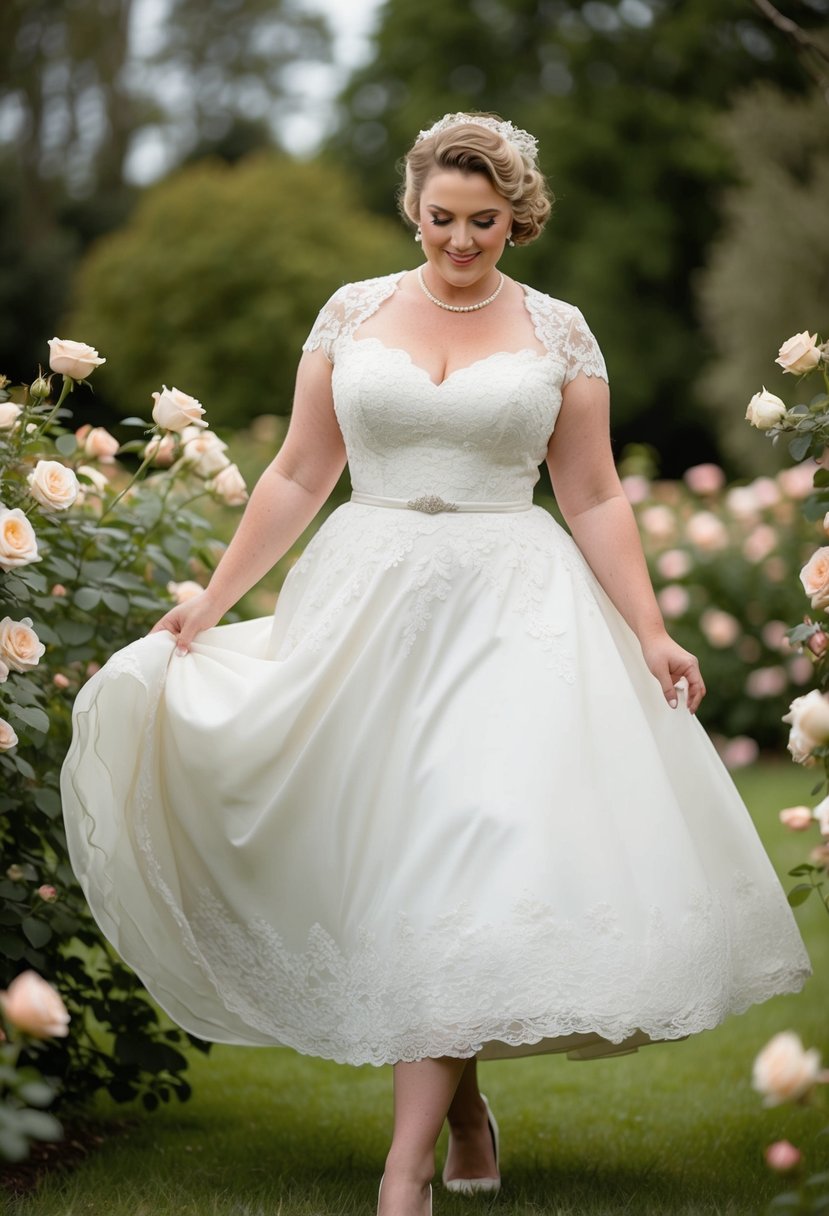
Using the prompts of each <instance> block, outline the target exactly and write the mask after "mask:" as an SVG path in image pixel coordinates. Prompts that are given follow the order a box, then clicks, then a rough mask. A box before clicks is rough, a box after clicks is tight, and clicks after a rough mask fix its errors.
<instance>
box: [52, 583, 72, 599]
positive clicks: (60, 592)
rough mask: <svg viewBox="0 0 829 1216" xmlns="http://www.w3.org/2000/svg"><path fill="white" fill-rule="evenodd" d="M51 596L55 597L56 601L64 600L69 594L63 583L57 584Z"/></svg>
mask: <svg viewBox="0 0 829 1216" xmlns="http://www.w3.org/2000/svg"><path fill="white" fill-rule="evenodd" d="M50 595H54V596H55V598H56V599H63V597H64V596H65V595H68V592H67V590H66V588H65V587H64V585H63V583H55V585H54V587H53V588H52V590H51V592H50Z"/></svg>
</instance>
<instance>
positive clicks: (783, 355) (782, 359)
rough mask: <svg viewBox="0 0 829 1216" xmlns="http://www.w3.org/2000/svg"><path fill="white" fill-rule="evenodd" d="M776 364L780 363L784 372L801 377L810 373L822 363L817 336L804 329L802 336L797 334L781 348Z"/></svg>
mask: <svg viewBox="0 0 829 1216" xmlns="http://www.w3.org/2000/svg"><path fill="white" fill-rule="evenodd" d="M775 363H779V364H780V366H781V367H782V368H783V371H784V372H791V373H792V375H796V376H799V375H801V374H802V373H803V372H810V371H811V370H812V368H813V367H817V365H818V363H820V351H819V350H818V346H817V334H811V335H810V334H809V331H808V330H807V329H804V331H803V333H802V334H795V335H794V337H792V338H789V339H788V341H786V342H784V343H783V345H782V346H781V347H780V351H779V352H778V355H777V358H776V359H775Z"/></svg>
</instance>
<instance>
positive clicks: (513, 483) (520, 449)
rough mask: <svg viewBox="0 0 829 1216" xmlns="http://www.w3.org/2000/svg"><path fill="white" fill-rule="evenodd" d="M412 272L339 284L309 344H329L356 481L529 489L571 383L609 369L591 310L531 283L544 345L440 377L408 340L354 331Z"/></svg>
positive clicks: (527, 493)
mask: <svg viewBox="0 0 829 1216" xmlns="http://www.w3.org/2000/svg"><path fill="white" fill-rule="evenodd" d="M405 273H406V272H405V271H401V272H399V273H397V274H392V275H385V276H383V277H382V278H378V279H366V280H364V281H363V282H359V283H348V284H346V285H345V286H344V287H341V288H340V289H339V291H336V292H335V293H334V295H333V296H332V297H331V299H330V300H329V301H328V302H327V303H326V304H325V306H324V307H323V308H322V310H321V312H320V314H319V316H318V317H317V320H316V322H315V324H314V327H313V329H312V330H311V333H310V335H309V336H308V339H307V341H306V342H305V344H304V346H303V350H315V349H316V348H317V347H322V350H323V352H324V353H325V355H326V357H327V358H328V359H329V360H330V362H331V363H332V364H333V365H334V371H333V390H334V405H335V409H336V412H337V418H338V420H339V423H340V427H341V429H342V432H343V437H344V440H345V445H346V451H347V454H348V463H349V468H350V470H351V481H352V485H353V487H354V489H355V490H359V491H361V492H363V493H368V494H380V495H386V496H390V497H396V498H410V497H418V496H420V495H422V494H430V493H434V494H439V495H441V496H443V497H444V498H449V499H452V500H490V501H493V502H500V501H508V500H518V499H524V500H529V499H531V498H532V488H533V486H534V485H535V483H536V481H537V480H538V466H539V465H540V464H541V462H542V461H543V459H544V457H545V455H546V451H547V444H548V443H549V439H550V436H551V434H552V432H553V428H554V426H555V422H556V417H557V415H558V411H559V409H560V407H561V393H562V389H563V388H564V386H565V385H566V384H569V382H570V381H571V380H572V379H574V378H575V377H576V376H577V375H578V374H579V373H580V372H584V373H585V374H586V375H588V376H600V377H601V378H602V379H605V380H606V379H607V372H606V370H605V364H604V359H603V358H602V354H601V351H600V350H599V347H598V344H597V342H596V339H595V338H594V337H593V334H592V333H591V332H590V330H589V328H588V326H587V323H586V321H585V319H584V317H583V316H582V314H581V313H580V312H579V310H578V309H577V308H575V307H574V306H573V305H572V304H566V303H564V302H563V301H562V300H555V299H553V298H552V297H550V296H547V295H544V294H543V293H542V292H540V291H536V290H535V289H534V288H532V287H526V286H525V287H523V291H524V301H525V305H526V308H527V311H528V313H529V315H530V317H531V319H532V322H533V328H534V331H535V334H536V337H537V338H538V340H539V342H540V343H541V344H542V346H543V347H544V351H545V353H543V354H541V353H539V352H538V351H537V350H535V349H533V348H527V349H525V350H520V351H517V352H506V351H497V352H494V353H493V354H491V355H488V356H487V357H486V358H482V359H478V360H476V361H475V362H474V363H472V364H470V365H469V366H468V367H461V368H458V369H457V370H456V371H454V372H452V373H451V374H450V375H449V376H447V377H446V379H445V380H444V381H443V382H442V383H441V384H435V383H434V382H433V381H432V379H431V377H430V376H429V374H428V372H427V371H426V370H425V369H424V368H422V367H419V366H418V365H417V364H416V363H414V362H413V361H412V358H411V356H410V355H409V354H408V352H407V351H405V350H403V349H402V348H396V347H391V346H387V345H386V344H385V343H383V342H382V341H381V340H380V339H378V338H375V337H371V338H360V337H359V336H357V335H356V331H357V330H358V329H359V327H360V326H361V325H362V324H363V322H364V321H366V320H367V319H368V318H369V317H370V316H371V315H372V314H373V313H374V312H376V311H377V309H378V308H380V306H381V305H382V304H383V302H384V301H385V300H387V299H388V298H389V297H390V296H391V295H392V294H393V293H394V292H395V291H396V290H397V286H398V284H399V282H400V280H401V279H402V277H403V275H404V274H405Z"/></svg>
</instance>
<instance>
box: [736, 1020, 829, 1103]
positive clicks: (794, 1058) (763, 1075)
mask: <svg viewBox="0 0 829 1216" xmlns="http://www.w3.org/2000/svg"><path fill="white" fill-rule="evenodd" d="M819 1080H822V1074H821V1070H820V1052H819V1051H818V1049H817V1048H816V1047H812V1048H811V1049H810V1050H809V1051H804V1049H803V1044H802V1042H801V1041H800V1036H799V1035H796V1034H795V1033H794V1031H791V1030H784V1031H781V1033H780V1034H776V1035H775V1036H774V1038H773V1039H770V1040H769V1042H768V1043H767V1044H766V1046H765V1047H764V1048H763V1050H762V1051H761V1052H760V1053H759V1055H758V1056H757V1058H756V1059H755V1061H754V1068H753V1070H752V1078H751V1083H752V1086H753V1087H754V1089H756V1090H757V1092H758V1093H760V1094H762V1095H763V1099H764V1101H763V1105H764V1106H779V1105H780V1104H781V1103H782V1102H794V1101H796V1100H797V1099H798V1098H802V1097H803V1096H804V1095H805V1094H807V1093H808V1092H809V1090H810V1089H811V1088H812V1086H813V1085H815V1084H816V1082H817V1081H819Z"/></svg>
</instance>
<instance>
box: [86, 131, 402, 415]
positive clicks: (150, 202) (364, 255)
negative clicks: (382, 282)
mask: <svg viewBox="0 0 829 1216" xmlns="http://www.w3.org/2000/svg"><path fill="white" fill-rule="evenodd" d="M412 257H413V248H412V246H411V243H410V241H409V240H408V239H407V238H406V237H405V236H404V235H403V233H402V230H401V229H400V226H399V225H397V224H394V223H392V222H391V221H390V220H386V219H381V218H378V217H376V216H371V215H369V214H367V213H366V212H365V211H364V210H363V209H362V208H361V206H360V203H359V201H358V199H357V194H356V189H355V188H354V186H353V185H352V184H351V183H350V182H349V181H348V180H347V179H346V178H345V176H344V175H343V173H342V172H341V171H340V170H337V169H335V168H332V167H331V166H326V165H324V164H321V163H308V164H300V163H297V162H296V161H292V160H289V159H288V158H286V157H284V156H281V155H278V154H275V153H267V154H257V155H254V156H252V157H248V158H247V159H245V160H242V161H240V162H239V163H238V164H237V165H235V166H228V165H226V164H224V163H222V162H219V161H202V162H200V163H199V164H198V165H194V166H193V167H191V168H188V169H185V170H182V171H181V172H180V173H178V174H177V175H176V176H175V177H172V178H170V179H168V180H167V181H166V182H164V183H162V184H161V185H159V186H157V187H154V188H153V189H151V190H149V191H147V193H146V195H145V196H144V197H143V198H142V199H141V201H140V203H139V204H138V206H137V207H136V210H135V212H134V214H133V216H132V218H131V220H130V222H129V223H128V224H127V225H126V226H125V227H124V228H123V229H121V230H120V231H119V232H116V233H113V234H111V235H110V236H108V237H105V238H103V239H102V240H101V241H99V242H98V243H97V245H95V246H94V247H93V248H92V250H91V251H90V253H89V255H88V257H87V258H86V260H85V261H84V263H83V265H82V266H81V268H80V272H79V275H78V280H77V288H76V301H75V306H74V308H73V309H72V311H71V314H70V316H69V318H68V319H67V322H66V325H65V329H66V332H67V334H70V333H71V334H73V335H81V336H83V338H84V340H89V341H91V342H94V343H95V345H96V346H97V347H98V348H99V349H101V350H105V351H106V352H107V358H108V360H109V362H108V363H107V365H106V366H105V367H103V368H101V370H100V372H99V373H98V375H97V376H96V386H97V392H98V393H99V394H102V395H104V396H105V397H106V398H107V399H108V400H110V401H112V402H113V404H114V407H115V408H116V410H117V411H118V412H120V413H121V414H141V415H142V416H146V413H147V411H148V409H149V405H150V401H149V395H150V393H151V392H152V391H153V390H154V389H156V388H158V387H159V383H158V382H159V380H162V381H164V382H166V383H167V384H168V385H170V386H171V387H172V386H173V385H175V386H176V387H178V388H181V389H183V390H184V391H185V392H187V393H190V394H192V395H193V396H196V397H199V398H200V399H201V400H202V401H203V403H204V405H205V406H206V408H207V409H208V415H209V417H210V420H211V422H212V423H213V424H216V425H221V424H233V425H240V424H242V423H243V422H245V421H246V420H248V419H250V418H252V417H254V416H255V415H257V414H262V413H287V412H288V410H289V409H290V405H291V396H292V389H293V381H294V375H295V370H296V364H297V360H298V358H299V353H300V347H301V344H302V342H303V341H304V339H305V338H306V337H307V334H308V331H309V329H310V327H311V324H312V322H313V320H314V318H315V316H316V314H317V312H318V310H319V309H320V308H321V306H322V304H323V303H324V301H325V300H326V299H327V297H328V295H329V294H330V293H331V292H332V291H334V290H335V289H336V288H337V287H339V286H340V285H341V284H342V283H343V282H346V281H348V280H351V279H359V278H366V277H370V276H373V275H378V274H383V273H385V272H391V271H393V270H397V269H402V268H403V267H404V266H405V265H406V264H407V258H408V259H409V262H410V261H411V260H412Z"/></svg>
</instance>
